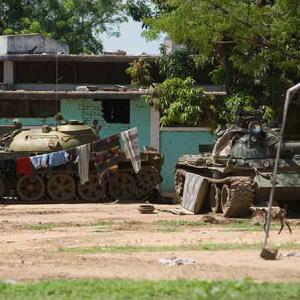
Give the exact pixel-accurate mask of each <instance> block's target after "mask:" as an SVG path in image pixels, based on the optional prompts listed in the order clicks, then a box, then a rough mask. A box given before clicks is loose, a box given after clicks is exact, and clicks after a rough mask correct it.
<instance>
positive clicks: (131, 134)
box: [8, 128, 141, 184]
mask: <svg viewBox="0 0 300 300" xmlns="http://www.w3.org/2000/svg"><path fill="white" fill-rule="evenodd" d="M121 137H122V140H123V142H124V149H125V154H126V157H127V158H128V159H130V160H131V163H132V166H133V168H134V170H135V172H136V173H138V172H139V171H140V168H141V159H140V150H139V147H138V141H137V128H133V129H130V130H127V131H125V132H122V133H121ZM119 152H120V137H119V135H113V136H110V137H107V138H104V139H101V140H97V141H93V142H92V143H87V144H84V145H80V146H77V147H73V148H69V149H66V150H59V151H53V152H48V153H44V154H39V155H31V156H22V157H19V158H11V159H8V160H13V161H16V171H17V174H18V175H19V176H21V175H26V176H31V174H32V167H33V168H34V169H35V170H39V169H46V168H52V167H59V166H62V165H65V164H67V163H69V162H73V163H78V175H79V178H80V183H81V184H84V183H86V182H88V181H89V164H90V158H91V154H92V158H93V162H94V165H95V168H96V170H97V172H98V174H99V178H100V177H101V178H102V179H103V174H107V171H108V170H114V171H116V170H117V165H118V157H119ZM100 175H101V176H100Z"/></svg>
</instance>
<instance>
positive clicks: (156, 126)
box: [150, 107, 160, 151]
mask: <svg viewBox="0 0 300 300" xmlns="http://www.w3.org/2000/svg"><path fill="white" fill-rule="evenodd" d="M150 114H151V147H154V148H156V149H157V150H158V151H159V132H160V122H159V121H160V115H159V112H158V111H157V110H156V109H155V108H153V107H151V111H150Z"/></svg>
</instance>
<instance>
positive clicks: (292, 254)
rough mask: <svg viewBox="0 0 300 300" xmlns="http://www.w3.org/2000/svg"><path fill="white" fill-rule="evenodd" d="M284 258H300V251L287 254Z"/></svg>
mask: <svg viewBox="0 0 300 300" xmlns="http://www.w3.org/2000/svg"><path fill="white" fill-rule="evenodd" d="M284 256H286V257H300V252H299V251H293V252H290V253H288V254H285V255H284Z"/></svg>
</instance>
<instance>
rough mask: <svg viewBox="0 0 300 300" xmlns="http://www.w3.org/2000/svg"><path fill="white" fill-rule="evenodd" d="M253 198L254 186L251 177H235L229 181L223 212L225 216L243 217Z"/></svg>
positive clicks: (246, 213)
mask: <svg viewBox="0 0 300 300" xmlns="http://www.w3.org/2000/svg"><path fill="white" fill-rule="evenodd" d="M253 200H254V187H253V180H252V178H251V177H237V178H236V179H235V178H234V179H232V180H231V183H230V197H229V199H228V206H227V209H226V211H225V212H223V213H224V216H225V217H227V218H238V217H245V216H247V215H248V214H249V208H250V206H251V204H252V203H253Z"/></svg>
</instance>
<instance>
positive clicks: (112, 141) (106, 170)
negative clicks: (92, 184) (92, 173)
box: [93, 135, 120, 182]
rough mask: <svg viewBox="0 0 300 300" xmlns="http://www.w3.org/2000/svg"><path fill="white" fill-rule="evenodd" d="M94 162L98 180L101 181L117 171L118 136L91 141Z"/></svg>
mask: <svg viewBox="0 0 300 300" xmlns="http://www.w3.org/2000/svg"><path fill="white" fill-rule="evenodd" d="M93 154H94V163H95V167H96V170H97V172H98V177H99V181H100V182H103V181H104V180H107V179H108V178H110V177H112V176H113V175H114V174H116V173H117V172H118V163H119V154H120V138H119V136H118V135H113V136H110V137H107V138H105V139H102V140H100V141H96V142H94V143H93Z"/></svg>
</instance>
